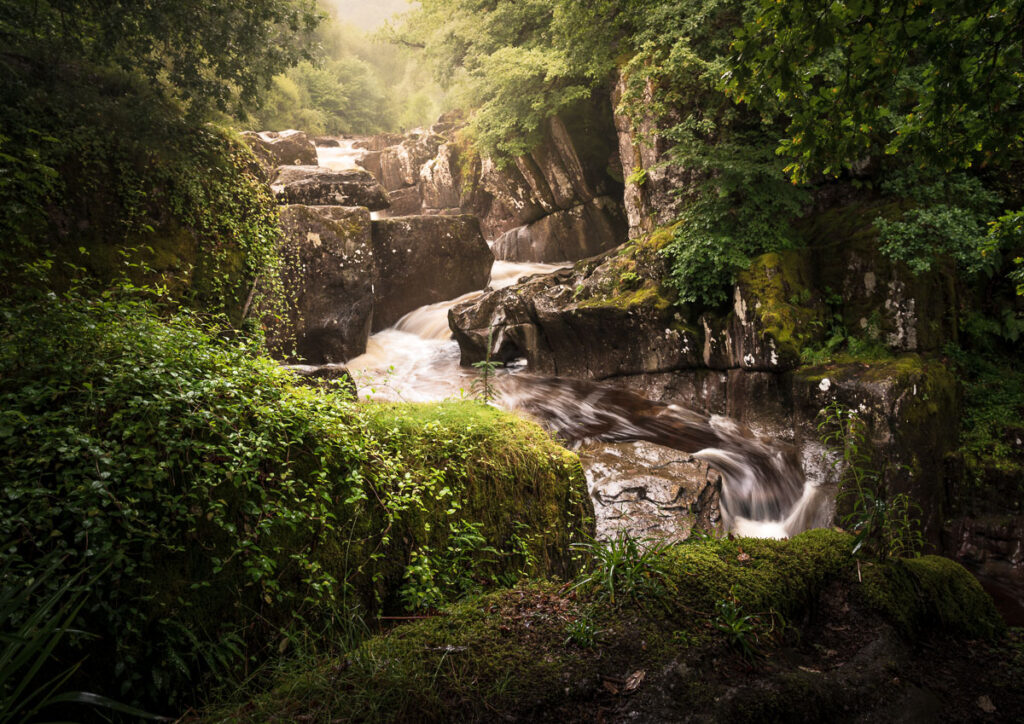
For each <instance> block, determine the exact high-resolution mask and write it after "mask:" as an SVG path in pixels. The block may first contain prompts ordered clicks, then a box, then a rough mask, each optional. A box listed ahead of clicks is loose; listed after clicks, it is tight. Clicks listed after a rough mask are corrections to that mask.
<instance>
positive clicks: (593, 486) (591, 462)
mask: <svg viewBox="0 0 1024 724" xmlns="http://www.w3.org/2000/svg"><path fill="white" fill-rule="evenodd" d="M579 456H580V462H581V463H583V470H584V472H585V473H586V475H587V484H588V488H589V490H590V497H591V499H592V500H593V503H594V517H595V522H596V524H597V533H596V537H597V538H598V539H599V540H602V539H607V538H614V537H615V535H616V534H617V533H618V532H619V531H623V532H628V533H630V534H631V535H633V536H635V537H644V538H648V537H649V538H653V539H656V540H659V541H662V540H664V541H668V542H675V541H683V540H686V539H687V538H689V537H690V533H691V531H692V530H693V529H694V528H698V529H703V530H710V529H713V528H714V527H715V526H716V524H717V523H718V522H719V520H720V518H721V513H720V511H719V509H718V488H719V486H720V484H721V476H720V475H718V473H716V472H715V471H714V470H712V469H711V468H709V467H708V464H707V463H705V462H701V461H700V460H696V459H695V458H693V457H692V456H691V455H687V454H686V453H681V452H679V451H678V450H673V449H671V448H667V447H662V446H660V445H654V444H651V443H647V442H633V443H606V444H601V443H592V444H589V445H587V446H585V447H583V448H582V449H581V450H580V451H579Z"/></svg>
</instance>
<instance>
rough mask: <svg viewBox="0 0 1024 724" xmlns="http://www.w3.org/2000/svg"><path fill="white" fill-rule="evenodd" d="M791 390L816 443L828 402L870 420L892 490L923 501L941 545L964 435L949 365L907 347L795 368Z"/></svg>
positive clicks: (797, 418)
mask: <svg viewBox="0 0 1024 724" xmlns="http://www.w3.org/2000/svg"><path fill="white" fill-rule="evenodd" d="M791 394H792V396H791V398H790V399H791V400H792V405H793V411H794V424H795V425H797V426H802V428H803V432H802V433H800V436H801V437H802V438H803V439H805V440H807V441H808V443H809V444H810V446H811V447H813V445H814V441H815V440H816V439H817V437H818V436H819V434H820V433H819V431H818V424H819V423H820V422H821V420H822V417H821V411H822V410H823V409H824V408H826V407H827V406H828V405H830V404H839V405H841V406H843V407H845V408H846V409H850V410H855V411H856V412H857V413H858V414H859V415H860V417H861V418H862V419H864V420H865V422H867V423H868V426H869V429H870V443H871V446H872V453H873V457H874V459H873V464H874V465H875V466H876V467H877V469H878V470H880V471H881V472H882V477H883V479H884V480H885V482H886V485H887V486H888V488H889V492H890V493H891V494H895V493H907V494H908V495H910V497H911V499H913V500H914V501H915V502H916V503H917V504H918V505H920V507H921V513H922V523H923V524H924V528H925V531H926V533H927V535H928V538H929V540H930V541H931V542H932V543H936V544H937V543H938V540H939V534H940V531H941V530H942V526H943V521H944V519H945V515H946V511H947V502H948V501H947V490H948V487H949V472H950V471H949V470H948V466H947V462H946V456H947V455H948V454H949V453H950V452H952V451H954V450H955V449H956V447H957V442H958V439H959V416H960V388H959V385H958V383H957V380H956V377H955V376H954V375H953V373H952V372H951V371H950V369H949V367H948V365H945V364H943V363H942V362H941V361H938V360H930V359H928V358H925V357H922V356H920V355H915V354H907V355H902V356H900V357H896V358H892V359H886V360H881V361H878V362H872V363H864V362H852V363H848V364H836V365H824V366H822V365H819V366H814V367H804V368H801V369H799V370H797V371H796V372H795V373H794V374H793V377H792V393H791ZM823 472H827V471H823Z"/></svg>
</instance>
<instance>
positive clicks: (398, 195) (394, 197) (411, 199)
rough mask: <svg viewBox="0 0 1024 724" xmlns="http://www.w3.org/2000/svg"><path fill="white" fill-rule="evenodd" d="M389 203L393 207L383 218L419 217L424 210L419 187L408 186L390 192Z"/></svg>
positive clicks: (390, 207)
mask: <svg viewBox="0 0 1024 724" xmlns="http://www.w3.org/2000/svg"><path fill="white" fill-rule="evenodd" d="M388 201H390V203H391V205H390V206H389V207H388V208H387V210H385V211H384V212H382V213H381V216H386V217H393V216H418V215H419V214H420V213H421V211H422V208H423V202H422V201H421V200H420V188H419V186H407V187H405V188H404V189H397V190H395V191H389V192H388Z"/></svg>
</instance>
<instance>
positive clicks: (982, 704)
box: [978, 696, 996, 714]
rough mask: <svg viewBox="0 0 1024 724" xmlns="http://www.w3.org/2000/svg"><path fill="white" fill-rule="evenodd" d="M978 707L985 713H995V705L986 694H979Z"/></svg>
mask: <svg viewBox="0 0 1024 724" xmlns="http://www.w3.org/2000/svg"><path fill="white" fill-rule="evenodd" d="M978 708H979V709H981V710H982V711H983V712H985V713H986V714H995V713H996V705H995V704H993V703H992V700H991V699H989V698H988V697H987V696H979V697H978Z"/></svg>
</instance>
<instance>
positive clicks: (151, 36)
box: [0, 0, 321, 112]
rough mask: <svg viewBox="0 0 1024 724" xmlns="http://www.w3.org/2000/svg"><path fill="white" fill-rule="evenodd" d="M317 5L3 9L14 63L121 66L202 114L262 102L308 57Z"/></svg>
mask: <svg viewBox="0 0 1024 724" xmlns="http://www.w3.org/2000/svg"><path fill="white" fill-rule="evenodd" d="M320 19H321V14H320V13H319V11H318V10H317V6H316V0H247V2H244V3H240V2H233V1H231V0H175V2H145V1H144V0H104V2H94V1H92V0H35V1H34V2H25V1H24V0H0V45H2V46H3V47H4V48H5V56H6V57H7V58H8V59H10V58H12V57H26V58H31V59H36V60H39V59H45V61H46V62H47V63H61V62H65V63H66V62H79V61H81V60H86V61H89V62H93V63H97V64H100V65H114V66H119V67H121V68H123V69H125V70H130V71H137V72H140V73H142V74H144V75H145V76H146V77H148V78H149V79H150V80H151V81H153V82H154V83H160V84H161V85H166V86H168V87H169V88H170V89H172V91H173V93H174V95H177V96H178V97H179V98H180V99H182V100H184V101H186V102H187V103H188V104H189V107H190V109H191V110H193V112H201V111H204V110H206V109H211V108H216V109H218V110H228V109H229V108H230V107H231V106H233V105H239V104H241V105H245V104H249V103H252V102H254V101H255V99H256V98H257V95H258V93H259V91H260V89H261V88H262V87H263V86H264V84H266V83H267V82H268V81H269V79H270V78H271V76H273V75H274V74H276V73H279V72H281V71H283V70H284V69H285V68H287V67H289V66H291V65H294V64H295V63H296V62H297V61H298V60H300V59H301V58H303V57H307V56H308V52H307V50H306V43H305V42H303V38H304V36H305V37H308V36H309V34H310V33H311V32H312V31H313V29H314V28H315V27H316V25H317V24H318V23H319V21H320Z"/></svg>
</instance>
